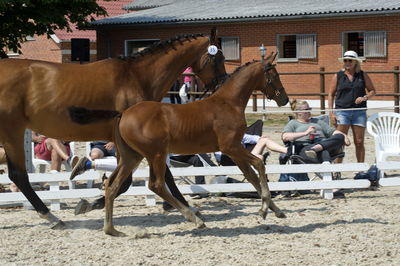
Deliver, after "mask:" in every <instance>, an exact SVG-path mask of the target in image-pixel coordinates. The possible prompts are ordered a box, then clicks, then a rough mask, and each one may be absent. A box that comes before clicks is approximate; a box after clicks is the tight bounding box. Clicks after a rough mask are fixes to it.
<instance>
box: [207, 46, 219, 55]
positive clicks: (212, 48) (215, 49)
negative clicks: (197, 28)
mask: <svg viewBox="0 0 400 266" xmlns="http://www.w3.org/2000/svg"><path fill="white" fill-rule="evenodd" d="M208 53H209V54H210V55H216V54H217V53H218V47H217V46H215V45H210V46H208Z"/></svg>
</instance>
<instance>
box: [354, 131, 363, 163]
mask: <svg viewBox="0 0 400 266" xmlns="http://www.w3.org/2000/svg"><path fill="white" fill-rule="evenodd" d="M351 130H352V131H353V139H354V145H355V146H356V157H357V162H359V163H362V162H364V160H365V147H364V136H365V127H360V126H356V125H352V126H351Z"/></svg>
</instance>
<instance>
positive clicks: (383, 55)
mask: <svg viewBox="0 0 400 266" xmlns="http://www.w3.org/2000/svg"><path fill="white" fill-rule="evenodd" d="M349 33H364V55H363V56H360V57H361V58H375V57H378V58H379V57H386V56H387V32H386V31H358V30H355V31H343V32H342V54H344V52H346V51H347V50H348V43H345V41H347V42H348V38H347V37H346V35H347V34H349ZM372 33H383V38H384V39H383V44H382V45H383V54H374V55H366V46H368V44H367V42H366V41H365V39H366V37H365V36H366V35H367V34H372Z"/></svg>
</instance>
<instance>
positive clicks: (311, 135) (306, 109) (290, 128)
mask: <svg viewBox="0 0 400 266" xmlns="http://www.w3.org/2000/svg"><path fill="white" fill-rule="evenodd" d="M292 109H293V110H296V111H300V112H296V118H295V119H293V120H290V121H289V123H288V124H287V125H286V126H285V128H284V129H283V134H282V140H283V141H284V142H294V143H295V145H296V143H300V144H302V145H300V146H297V145H296V146H297V147H300V148H297V150H296V153H297V152H299V153H300V156H301V157H302V158H304V159H306V161H307V162H310V163H320V162H321V161H326V160H329V159H330V158H325V157H323V155H324V153H323V151H325V150H326V151H327V152H328V153H329V156H328V157H334V156H336V155H338V154H339V153H341V152H342V148H343V145H344V144H346V145H347V146H348V145H350V140H349V138H348V137H347V135H345V134H344V133H342V132H340V131H338V130H335V128H332V127H330V126H329V125H328V124H327V123H325V122H324V121H322V120H320V119H316V118H312V117H311V113H310V110H311V108H310V106H309V105H308V103H307V101H300V102H296V101H294V102H293V103H292ZM325 154H326V153H325Z"/></svg>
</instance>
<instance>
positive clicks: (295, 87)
mask: <svg viewBox="0 0 400 266" xmlns="http://www.w3.org/2000/svg"><path fill="white" fill-rule="evenodd" d="M398 25H400V16H399V15H396V16H385V17H383V16H382V17H363V18H338V19H319V20H303V21H277V22H257V23H236V24H215V25H199V26H179V27H172V26H171V27H154V28H146V29H143V28H142V29H140V28H138V29H134V28H130V29H129V28H127V27H124V28H121V29H118V28H112V29H110V30H107V29H105V28H102V29H100V32H98V34H97V42H98V44H97V46H98V51H97V53H98V58H99V59H103V58H107V57H108V56H112V57H114V56H118V55H120V54H123V53H124V40H128V39H146V38H159V39H161V40H165V39H169V38H171V37H172V36H175V35H177V34H190V33H199V32H201V33H204V34H209V32H210V29H211V27H212V26H217V29H218V35H219V36H238V37H239V38H240V48H241V59H240V61H239V62H227V63H226V67H227V71H228V72H231V71H233V70H234V69H235V68H236V67H237V66H239V65H241V64H243V63H245V62H248V61H251V60H253V59H259V57H260V55H259V46H260V45H261V43H263V44H264V45H265V46H266V48H267V52H270V51H276V42H277V34H305V33H313V34H316V35H317V58H316V59H312V60H299V61H298V62H290V63H289V62H279V63H278V65H277V69H278V71H279V72H307V71H319V69H320V67H325V70H326V71H329V72H336V71H338V70H339V69H340V68H341V64H340V63H339V62H338V57H341V55H342V43H341V42H342V32H344V31H373V30H379V31H386V34H387V35H386V36H387V57H385V58H379V59H378V58H376V59H370V58H368V59H367V60H366V61H365V62H364V64H363V66H362V68H363V69H364V70H365V71H376V70H392V69H393V67H394V66H398V65H400V28H399V27H398ZM107 43H109V44H110V47H107ZM108 50H109V51H111V54H110V55H108V54H107V53H108V52H107V51H108ZM370 77H371V78H372V81H373V83H374V85H375V87H376V89H377V91H378V92H380V93H383V92H393V74H370ZM281 79H282V82H283V84H284V85H285V88H286V89H287V91H288V92H289V93H295V92H301V93H308V92H310V93H311V92H319V87H320V81H319V75H281ZM331 79H332V75H326V82H325V86H326V90H328V87H329V82H330V80H331ZM303 98H305V97H303ZM307 98H309V97H307ZM387 99H388V98H387Z"/></svg>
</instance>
